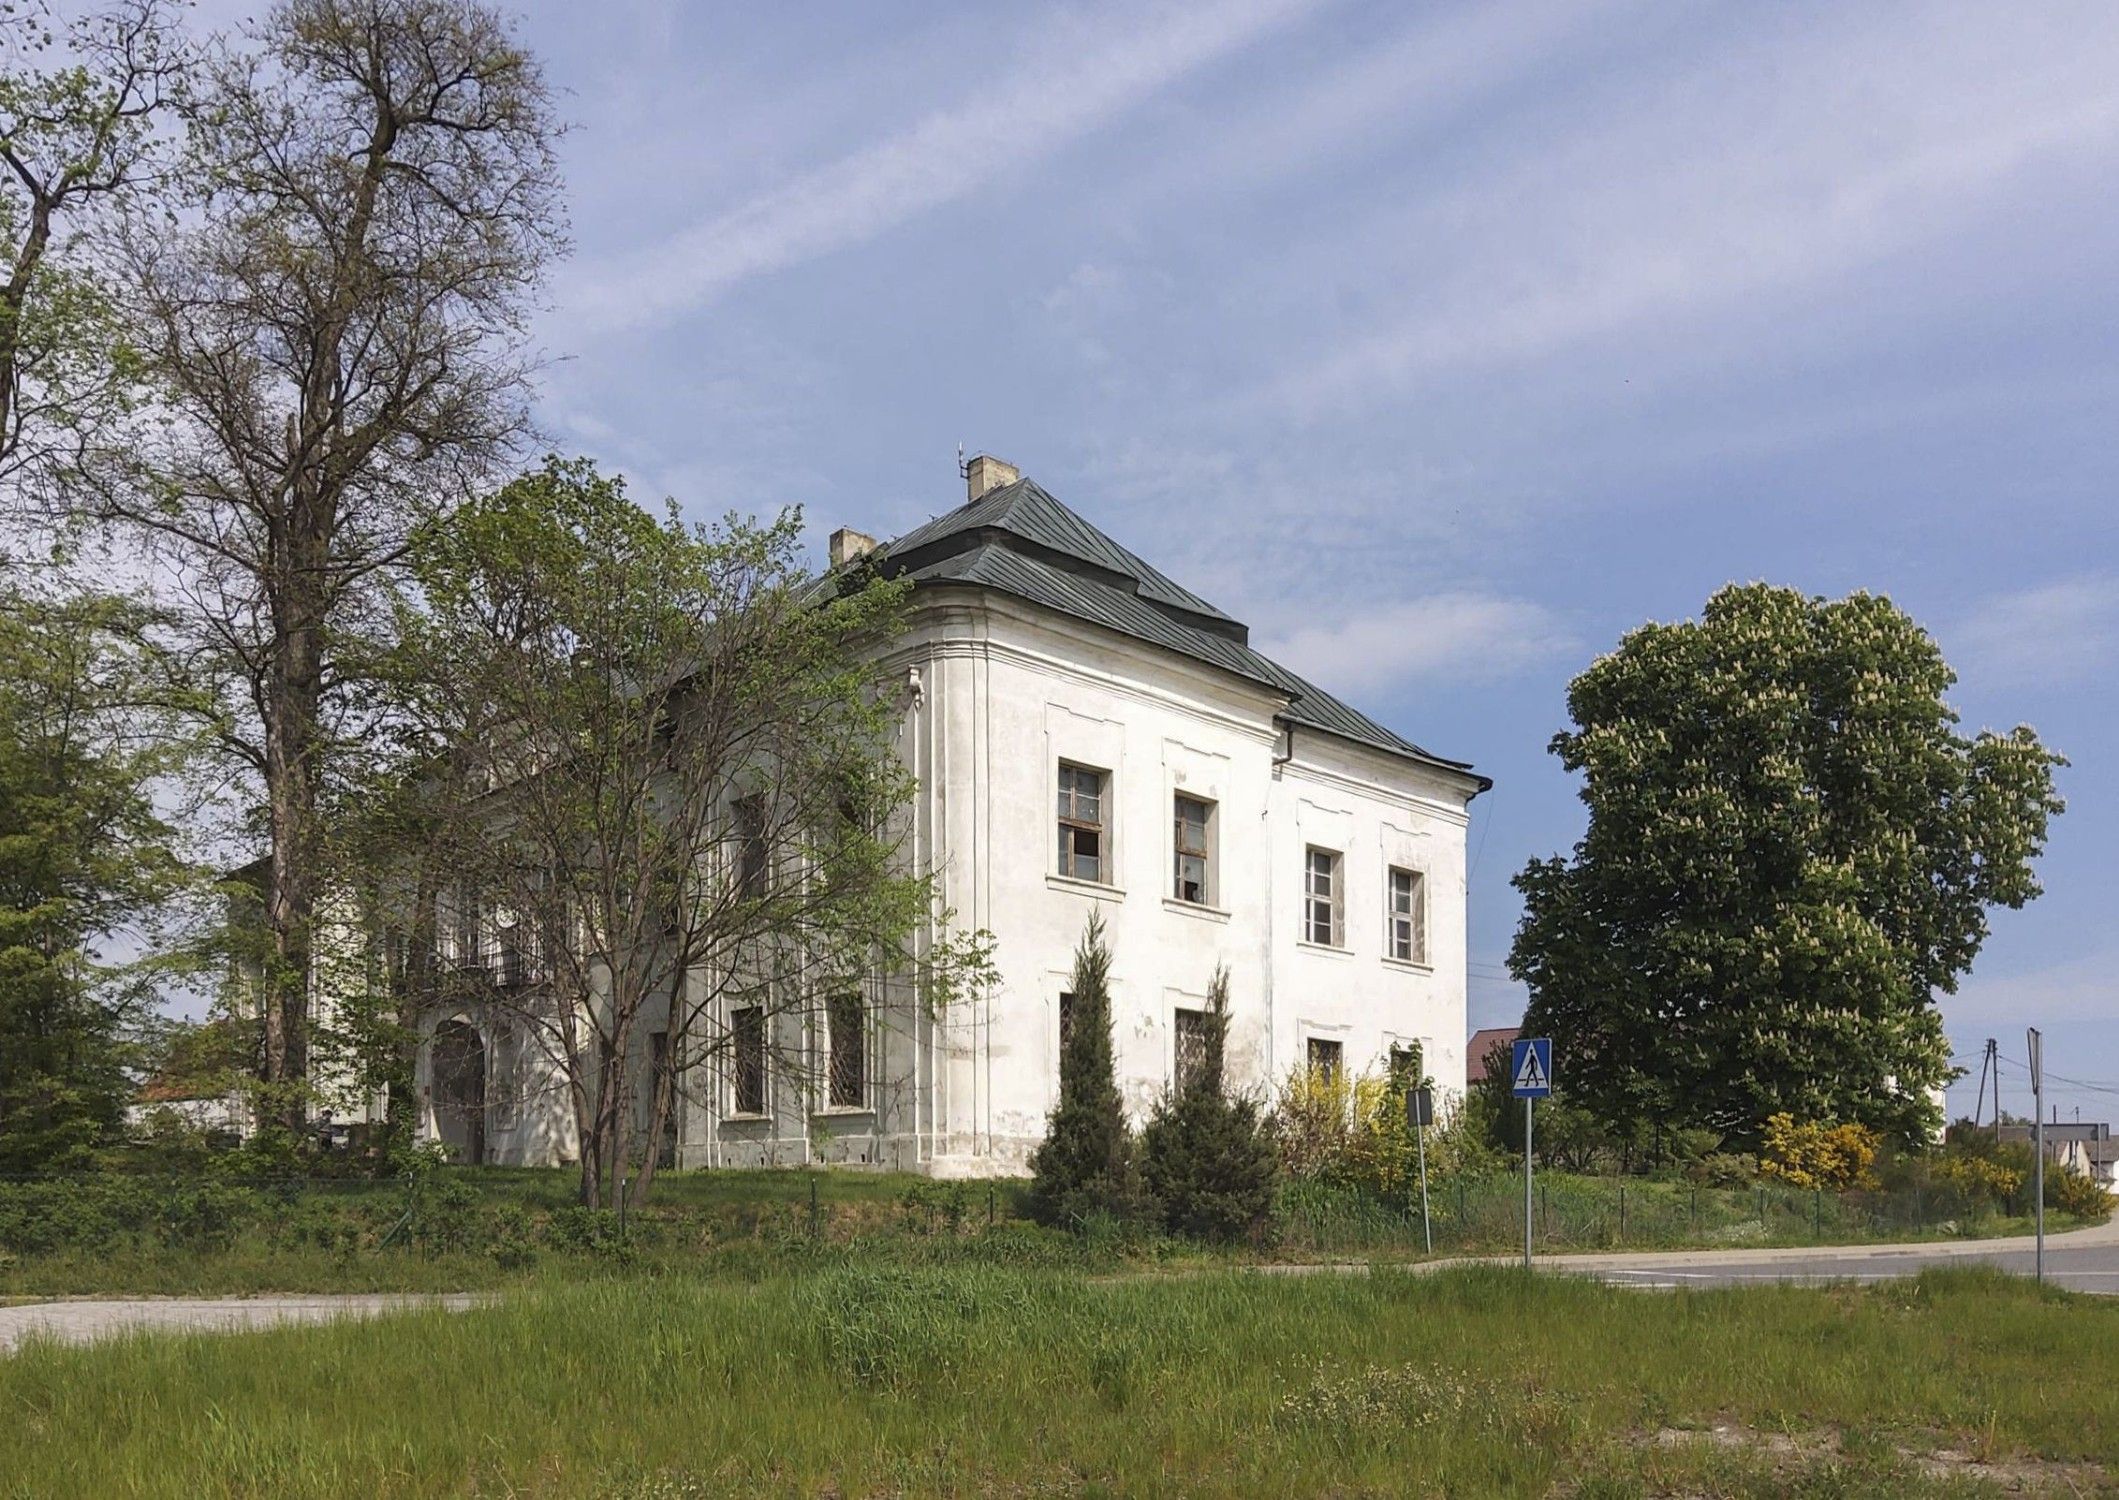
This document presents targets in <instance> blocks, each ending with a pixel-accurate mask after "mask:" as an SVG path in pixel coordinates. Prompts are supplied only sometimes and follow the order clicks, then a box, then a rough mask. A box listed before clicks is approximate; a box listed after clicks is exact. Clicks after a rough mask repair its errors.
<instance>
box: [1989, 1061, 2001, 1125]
mask: <svg viewBox="0 0 2119 1500" xmlns="http://www.w3.org/2000/svg"><path fill="white" fill-rule="evenodd" d="M1987 1064H1988V1066H1990V1067H1991V1068H1992V1069H1993V1070H1994V1144H1995V1145H1997V1146H1998V1145H2000V1144H2001V1043H2000V1042H1998V1041H1996V1040H1995V1039H1994V1038H1992V1037H1988V1038H1987Z"/></svg>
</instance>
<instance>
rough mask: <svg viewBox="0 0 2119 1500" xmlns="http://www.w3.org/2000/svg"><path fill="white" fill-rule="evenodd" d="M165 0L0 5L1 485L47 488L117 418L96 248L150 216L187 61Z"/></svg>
mask: <svg viewBox="0 0 2119 1500" xmlns="http://www.w3.org/2000/svg"><path fill="white" fill-rule="evenodd" d="M175 17H176V7H175V6H174V5H172V4H168V3H165V0H117V3H115V4H111V5H107V6H103V7H100V8H97V9H93V10H89V11H86V12H83V13H80V14H76V15H74V16H72V17H69V18H68V19H66V20H65V21H64V22H58V21H56V20H55V19H54V18H53V17H52V15H51V14H50V13H49V11H48V10H47V8H46V7H44V6H42V5H38V4H20V3H18V4H9V5H7V6H5V7H4V8H0V475H4V476H6V477H7V478H8V479H9V480H11V481H13V480H19V479H22V478H28V479H30V480H32V481H34V480H37V479H40V478H43V477H46V471H48V469H49V467H50V466H51V465H52V464H55V463H57V464H64V463H66V462H69V461H71V460H72V459H74V458H76V457H77V456H78V455H79V453H80V451H81V449H82V448H83V446H84V445H86V444H88V443H90V442H93V441H94V440H95V439H96V438H97V437H98V436H99V434H100V432H101V430H102V429H103V427H104V426H105V425H106V424H107V423H109V422H111V421H112V420H114V419H115V418H117V417H118V416H119V415H121V414H122V412H123V410H124V406H125V402H126V399H127V397H128V395H129V394H130V392H131V385H132V382H133V380H134V379H136V378H137V375H138V361H137V359H136V358H135V357H134V356H133V351H132V350H131V349H130V348H129V347H128V346H127V340H126V337H125V328H124V324H123V320H122V319H120V318H119V317H118V316H117V313H116V307H115V304H114V302H113V299H112V297H111V293H110V287H109V284H108V282H109V277H108V275H107V272H108V269H109V268H108V266H107V264H105V263H104V260H103V257H101V256H99V255H98V254H97V253H96V247H97V245H98V243H99V242H100V241H101V240H103V238H104V234H103V231H106V230H108V229H109V228H110V227H111V225H113V224H114V223H115V222H116V221H117V220H119V219H120V218H122V217H124V216H125V215H127V214H128V213H132V212H136V211H140V210H142V209H144V208H146V207H148V206H150V205H151V203H152V200H153V199H154V198H155V197H156V192H155V183H156V179H157V177H158V176H159V174H160V172H161V171H162V169H163V167H164V166H165V165H166V160H167V158H168V156H169V155H170V154H171V153H170V152H169V151H168V149H167V140H166V132H162V131H160V130H159V129H158V126H159V125H160V123H161V117H162V116H164V115H166V114H168V113H169V112H170V111H171V109H172V108H173V107H174V106H175V105H176V104H177V103H178V102H180V101H181V100H182V98H183V97H184V93H185V84H186V81H187V78H188V76H189V72H190V69H191V66H192V61H193V60H192V57H191V55H190V50H189V48H188V47H187V46H186V45H185V44H184V41H183V38H182V34H181V32H180V31H179V29H178V27H177V25H176V20H175Z"/></svg>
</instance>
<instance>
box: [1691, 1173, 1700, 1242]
mask: <svg viewBox="0 0 2119 1500" xmlns="http://www.w3.org/2000/svg"><path fill="white" fill-rule="evenodd" d="M1699 1232H1700V1190H1699V1187H1698V1186H1697V1185H1696V1184H1695V1185H1694V1187H1693V1189H1692V1233H1693V1236H1694V1237H1695V1238H1697V1237H1698V1235H1699Z"/></svg>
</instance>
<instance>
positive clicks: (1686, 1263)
mask: <svg viewBox="0 0 2119 1500" xmlns="http://www.w3.org/2000/svg"><path fill="white" fill-rule="evenodd" d="M2035 1261H2036V1250H2035V1248H2034V1246H2033V1245H2032V1243H2031V1241H2030V1240H2028V1239H2005V1240H1974V1241H1945V1242H1942V1243H1938V1244H1933V1245H1863V1246H1842V1247H1837V1248H1835V1247H1830V1246H1827V1247H1822V1248H1819V1249H1814V1250H1810V1249H1798V1250H1758V1251H1749V1252H1746V1251H1742V1250H1721V1251H1713V1250H1710V1251H1680V1252H1674V1253H1671V1254H1668V1255H1655V1254H1627V1255H1556V1256H1551V1257H1549V1258H1547V1259H1545V1260H1543V1261H1542V1262H1541V1264H1542V1265H1544V1266H1545V1267H1546V1268H1547V1269H1548V1270H1562V1271H1568V1272H1571V1273H1574V1274H1577V1275H1586V1276H1594V1277H1595V1278H1596V1279H1597V1280H1599V1281H1603V1282H1607V1283H1609V1284H1610V1285H1613V1286H1635V1287H1644V1288H1649V1289H1660V1290H1669V1289H1671V1288H1675V1287H1686V1286H1743V1285H1747V1284H1751V1283H1757V1282H1763V1281H1782V1282H1790V1283H1796V1284H1815V1283H1817V1282H1822V1281H1885V1280H1889V1279H1890V1278H1892V1277H1895V1276H1911V1275H1914V1274H1916V1273H1917V1272H1919V1271H1921V1270H1923V1269H1924V1268H1926V1267H1928V1266H1961V1265H1968V1264H1976V1265H1990V1266H1995V1267H1998V1268H1999V1269H2001V1270H2004V1271H2009V1272H2013V1273H2015V1274H2017V1275H2020V1276H2029V1275H2030V1274H2031V1273H2032V1269H2033V1266H2034V1264H2035ZM2045 1278H2046V1280H2047V1281H2050V1282H2051V1283H2053V1284H2054V1285H2055V1286H2062V1287H2067V1288H2069V1289H2070V1290H2073V1291H2078V1292H2095V1293H2099V1294H2101V1295H2104V1296H2119V1221H2115V1222H2113V1223H2110V1224H2101V1225H2098V1226H2097V1227H2095V1228H2093V1229H2077V1230H2071V1231H2069V1232H2068V1233H2066V1234H2057V1235H2048V1236H2047V1237H2046V1247H2045Z"/></svg>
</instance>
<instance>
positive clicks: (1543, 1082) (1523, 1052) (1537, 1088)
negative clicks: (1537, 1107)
mask: <svg viewBox="0 0 2119 1500" xmlns="http://www.w3.org/2000/svg"><path fill="white" fill-rule="evenodd" d="M1508 1076H1509V1077H1510V1078H1512V1079H1513V1080H1515V1082H1514V1085H1513V1087H1512V1088H1511V1089H1510V1092H1511V1093H1513V1094H1514V1095H1515V1096H1516V1097H1517V1098H1518V1099H1547V1098H1550V1097H1551V1096H1552V1038H1551V1037H1549V1036H1523V1037H1517V1038H1516V1054H1515V1057H1514V1058H1513V1059H1512V1060H1511V1062H1510V1065H1509V1075H1508Z"/></svg>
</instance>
